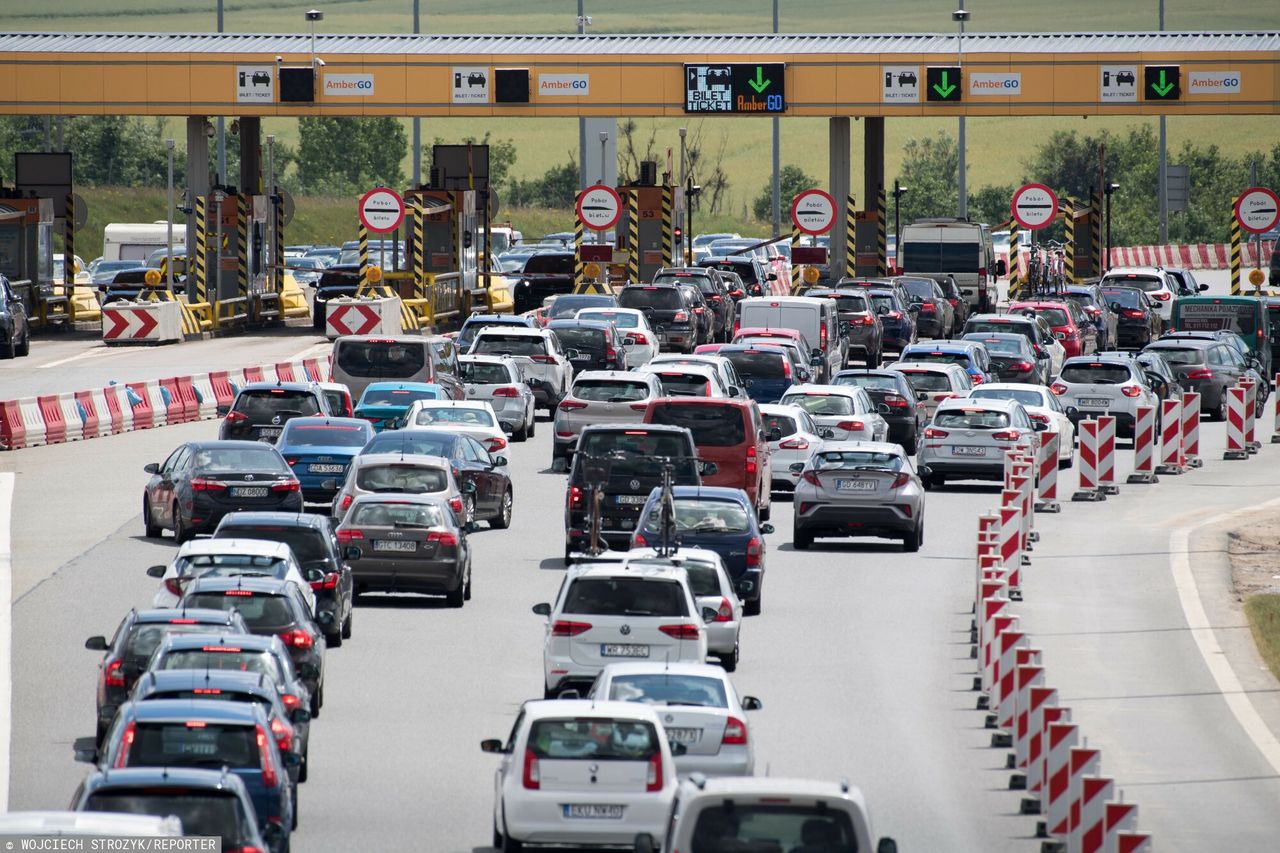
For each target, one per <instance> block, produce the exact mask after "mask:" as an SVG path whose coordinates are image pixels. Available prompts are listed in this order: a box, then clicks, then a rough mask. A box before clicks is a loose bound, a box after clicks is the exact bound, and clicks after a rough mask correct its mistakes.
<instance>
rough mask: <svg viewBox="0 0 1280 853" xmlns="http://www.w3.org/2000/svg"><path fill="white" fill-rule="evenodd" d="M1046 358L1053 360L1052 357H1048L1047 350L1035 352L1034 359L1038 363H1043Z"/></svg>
mask: <svg viewBox="0 0 1280 853" xmlns="http://www.w3.org/2000/svg"><path fill="white" fill-rule="evenodd" d="M1046 358H1053V356H1052V355H1050V354H1049V352H1048V351H1047V350H1043V349H1037V350H1036V359H1038V360H1039V361H1044V360H1045V359H1046Z"/></svg>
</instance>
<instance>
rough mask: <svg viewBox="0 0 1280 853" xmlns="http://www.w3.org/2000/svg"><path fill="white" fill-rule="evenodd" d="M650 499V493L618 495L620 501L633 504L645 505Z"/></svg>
mask: <svg viewBox="0 0 1280 853" xmlns="http://www.w3.org/2000/svg"><path fill="white" fill-rule="evenodd" d="M647 500H649V496H648V495H618V503H620V504H628V505H632V506H643V505H644V502H645V501H647Z"/></svg>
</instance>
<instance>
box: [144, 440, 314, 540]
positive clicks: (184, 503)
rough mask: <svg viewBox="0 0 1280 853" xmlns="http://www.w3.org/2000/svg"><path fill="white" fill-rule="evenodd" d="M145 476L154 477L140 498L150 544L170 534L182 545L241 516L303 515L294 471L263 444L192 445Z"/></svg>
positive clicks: (153, 464) (153, 466)
mask: <svg viewBox="0 0 1280 853" xmlns="http://www.w3.org/2000/svg"><path fill="white" fill-rule="evenodd" d="M143 470H144V471H146V472H147V473H148V474H150V475H151V480H150V482H148V483H147V485H146V488H145V489H144V490H143V492H142V523H143V529H144V531H145V535H146V536H147V537H148V538H151V539H158V538H159V537H160V535H161V533H162V532H163V531H165V530H172V531H173V537H174V539H176V540H177V541H178V543H179V544H181V543H183V542H186V541H187V540H188V539H190V538H191V537H192V536H194V535H195V534H197V533H211V532H213V529H214V528H215V527H217V526H218V522H219V521H221V520H222V517H223V516H224V515H226V514H227V513H229V512H236V511H238V510H284V511H286V512H302V485H301V484H300V483H299V482H298V478H297V477H295V476H294V475H293V469H291V468H290V467H289V463H288V462H286V461H285V460H284V457H283V456H281V455H280V451H278V450H276V449H275V448H274V447H272V446H271V445H269V444H264V443H263V442H260V441H189V442H187V443H186V444H183V445H180V446H179V447H178V448H177V449H176V450H174V451H173V452H172V453H170V454H169V458H168V459H166V460H165V461H164V462H163V463H159V462H151V463H148V464H147V465H146V466H145V467H144V468H143Z"/></svg>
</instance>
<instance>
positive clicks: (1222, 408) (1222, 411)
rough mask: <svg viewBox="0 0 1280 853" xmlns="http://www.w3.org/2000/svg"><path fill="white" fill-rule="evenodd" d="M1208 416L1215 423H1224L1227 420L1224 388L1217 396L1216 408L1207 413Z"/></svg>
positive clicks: (1225, 390) (1225, 391)
mask: <svg viewBox="0 0 1280 853" xmlns="http://www.w3.org/2000/svg"><path fill="white" fill-rule="evenodd" d="M1209 416H1210V417H1211V418H1213V419H1214V420H1215V421H1225V420H1226V419H1227V389H1226V387H1225V386H1224V387H1223V389H1222V392H1221V393H1220V394H1218V405H1217V407H1216V408H1215V409H1214V410H1213V411H1211V412H1209Z"/></svg>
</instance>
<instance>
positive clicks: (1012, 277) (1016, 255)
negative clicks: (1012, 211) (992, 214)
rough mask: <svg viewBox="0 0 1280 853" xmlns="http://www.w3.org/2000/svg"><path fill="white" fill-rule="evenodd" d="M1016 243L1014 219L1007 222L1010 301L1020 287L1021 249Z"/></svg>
mask: <svg viewBox="0 0 1280 853" xmlns="http://www.w3.org/2000/svg"><path fill="white" fill-rule="evenodd" d="M1018 245H1019V244H1018V220H1016V219H1014V220H1012V221H1010V222H1009V260H1008V266H1009V289H1008V298H1009V301H1010V302H1012V301H1013V300H1014V299H1015V298H1017V296H1018V294H1019V292H1020V290H1021V288H1022V284H1021V283H1020V276H1019V259H1020V258H1021V256H1022V251H1021V249H1019V248H1018Z"/></svg>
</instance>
